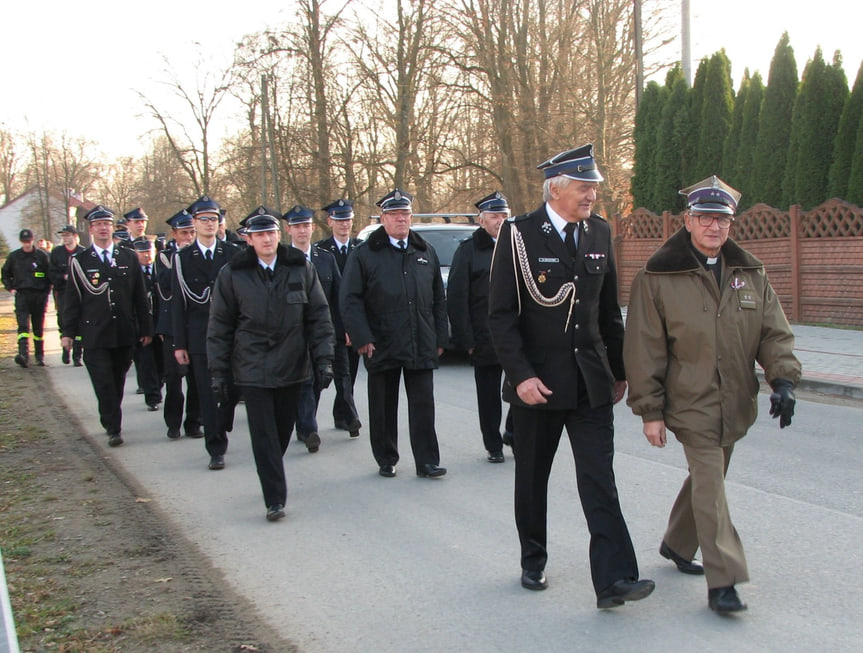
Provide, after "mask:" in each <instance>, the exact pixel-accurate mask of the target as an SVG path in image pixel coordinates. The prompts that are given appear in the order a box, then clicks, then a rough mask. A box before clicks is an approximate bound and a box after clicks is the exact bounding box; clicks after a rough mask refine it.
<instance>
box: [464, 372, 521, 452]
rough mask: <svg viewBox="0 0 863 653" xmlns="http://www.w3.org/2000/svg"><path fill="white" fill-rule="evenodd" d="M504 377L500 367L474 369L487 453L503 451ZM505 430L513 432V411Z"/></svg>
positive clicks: (478, 407) (508, 417)
mask: <svg viewBox="0 0 863 653" xmlns="http://www.w3.org/2000/svg"><path fill="white" fill-rule="evenodd" d="M502 376H503V368H502V367H501V366H500V365H477V366H475V367H474V368H473V379H474V382H475V384H476V404H477V412H478V413H479V430H480V431H481V432H482V443H483V445H484V446H485V450H486V451H489V452H494V453H496V452H498V451H503V439H502V438H501V435H500V419H501V417H502V415H503V405H502V403H501V399H500V384H501V378H502ZM504 428H505V429H506V430H507V431H509V432H510V433H511V432H512V411H507V414H506V425H505V427H504Z"/></svg>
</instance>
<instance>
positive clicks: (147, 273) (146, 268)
mask: <svg viewBox="0 0 863 653" xmlns="http://www.w3.org/2000/svg"><path fill="white" fill-rule="evenodd" d="M151 274H152V272H150V266H149V265H145V266H144V276H145V277H146V278H147V279H149V278H150V275H151Z"/></svg>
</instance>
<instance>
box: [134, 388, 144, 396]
mask: <svg viewBox="0 0 863 653" xmlns="http://www.w3.org/2000/svg"><path fill="white" fill-rule="evenodd" d="M135 394H136V395H142V394H144V389H143V388H136V389H135Z"/></svg>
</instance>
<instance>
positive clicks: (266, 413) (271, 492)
mask: <svg viewBox="0 0 863 653" xmlns="http://www.w3.org/2000/svg"><path fill="white" fill-rule="evenodd" d="M240 390H241V392H242V395H243V399H244V400H245V402H246V416H247V418H248V420H249V436H250V437H251V440H252V454H253V455H254V457H255V467H256V468H257V470H258V479H259V480H260V482H261V491H262V492H263V493H264V504H265V505H266V506H267V507H268V508H269V507H270V506H272V505H275V504H281V505H285V501H286V500H287V498H288V483H287V480H286V479H285V465H284V462H283V457H284V455H285V451H287V449H288V443H289V442H290V441H291V433H292V431H293V429H294V420H295V419H296V416H297V401H298V399H299V391H300V386H299V385H291V386H287V387H284V388H254V387H251V386H242V388H240Z"/></svg>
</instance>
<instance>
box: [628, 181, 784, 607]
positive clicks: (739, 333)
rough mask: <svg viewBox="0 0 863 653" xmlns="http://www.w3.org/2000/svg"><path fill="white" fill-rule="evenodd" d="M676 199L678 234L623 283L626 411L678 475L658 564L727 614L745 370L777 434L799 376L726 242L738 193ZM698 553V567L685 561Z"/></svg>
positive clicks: (760, 284) (736, 249) (733, 594)
mask: <svg viewBox="0 0 863 653" xmlns="http://www.w3.org/2000/svg"><path fill="white" fill-rule="evenodd" d="M681 193H682V194H684V195H686V196H687V198H688V204H689V208H688V210H687V212H686V214H685V216H684V222H685V225H684V228H683V229H681V230H680V231H678V232H677V233H675V234H674V235H673V236H671V238H669V239H668V241H667V242H666V243H665V244H664V245H663V246H662V247H661V248H660V249H659V250H658V251H657V252H656V253H655V254H654V255H653V256H652V257H651V258H650V260H648V262H647V264H646V265H645V267H644V269H642V270H641V271H640V272H639V273H638V275H637V276H636V278H635V280H634V281H633V283H632V292H631V294H630V303H629V309H628V312H627V313H628V314H627V323H626V335H625V337H624V347H623V358H624V363H625V366H626V377H627V381H628V382H629V398H628V400H627V403H628V404H629V406H630V407H631V408H632V411H633V412H634V413H635V414H636V415H638V416H640V417H641V418H642V421H643V422H644V435H645V436H646V437H647V439H648V441H649V442H650V444H652V445H653V446H655V447H663V446H665V443H666V435H665V432H666V428H667V429H668V430H670V431H672V432H673V433H674V435H675V436H676V437H677V439H678V440H679V441H680V442H681V443H682V444H683V450H684V452H685V454H686V460H687V462H688V464H689V476H688V477H687V478H686V480H685V481H684V483H683V487H682V488H681V489H680V493H679V494H678V497H677V500H676V501H675V503H674V507H673V508H672V510H671V516H670V517H669V520H668V528H667V530H666V532H665V536H664V538H663V541H662V545H661V547H660V551H659V552H660V554H661V555H662V556H663V557H665V558H668V559H670V560H671V561H673V562H674V563H675V564H676V565H677V567H678V569H679V570H680V571H682V572H684V573H689V574H705V575H706V577H707V587H708V605H709V606H710V608H711V609H712V610H715V611H716V612H719V613H729V612H738V611H741V610H745V609H746V605H745V604H744V603H743V602H742V601H741V600H740V598H739V596H738V595H737V591H736V589H735V587H734V586H735V584H736V583H741V582H745V581H747V580H749V572H748V570H747V567H746V558H745V556H744V553H743V546H742V544H741V542H740V537H739V536H738V534H737V530H736V529H735V528H734V525H733V524H732V522H731V515H730V513H729V511H728V503H727V501H726V496H725V473H726V472H727V470H728V463H729V461H730V459H731V453H732V451H734V444H735V442H736V441H737V440H739V439H740V438H742V437H743V436H744V435H746V431H747V430H748V429H749V427H750V426H752V423H753V422H754V421H755V418H756V416H757V413H758V408H757V401H758V387H759V384H758V379H757V378H756V376H755V362H756V361H757V362H758V363H759V364H760V365H761V366H762V367H763V368H764V374H765V377H766V379H767V381H768V382H769V383H770V385H771V386H772V388H773V390H774V392H773V394H772V395H771V396H770V404H771V407H770V414H771V415H773V416H774V417H779V418H780V420H779V425H780V427H783V428H784V427H785V426H787V425H788V424H790V423H791V417H792V415H793V414H794V402H795V400H794V393H793V392H792V389H793V388H794V386H795V385H796V384H797V382H798V381H799V380H800V371H801V368H800V362H799V361H798V360H797V358H796V357H795V356H794V354H793V353H792V350H793V347H794V336H793V334H792V332H791V328H790V326H789V325H788V320H787V319H786V318H785V314H784V313H783V311H782V306H781V305H780V304H779V300H778V298H777V297H776V294H775V293H774V292H773V288H772V287H771V286H770V283H769V282H768V280H767V275H766V274H765V272H764V265H763V264H762V263H761V261H759V260H758V259H757V258H755V257H754V256H752V255H751V254H750V253H749V252H747V251H746V250H744V249H743V248H741V247H740V246H739V245H737V244H736V243H735V242H734V241H733V240H731V239H730V238H729V237H728V233H729V230H730V227H731V225H732V223H733V222H734V211H735V209H736V208H737V202H738V201H739V199H740V193H738V192H737V191H736V190H734V189H733V188H731V187H730V186H728V185H727V184H725V183H724V182H723V181H722V180H720V179H719V178H717V177H716V176H713V177H709V178H707V179H705V180H703V181H701V182H699V183H697V184H694V185H693V186H690V187H689V188H687V189H684V190H682V191H681ZM699 547H700V548H701V554H702V556H703V558H704V566H703V567H702V566H701V564H700V563H699V562H698V561H697V560H695V559H694V555H695V552H696V550H697V549H698V548H699Z"/></svg>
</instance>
